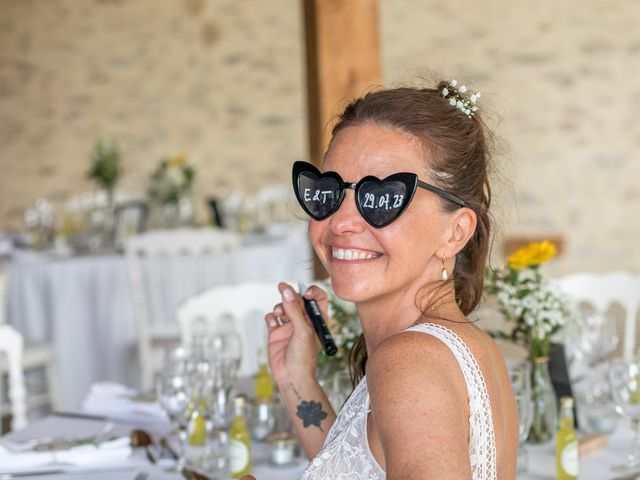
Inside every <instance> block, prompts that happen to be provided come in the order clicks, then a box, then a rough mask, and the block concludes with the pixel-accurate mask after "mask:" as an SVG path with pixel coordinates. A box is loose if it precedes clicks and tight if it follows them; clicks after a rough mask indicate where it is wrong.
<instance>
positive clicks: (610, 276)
mask: <svg viewBox="0 0 640 480" xmlns="http://www.w3.org/2000/svg"><path fill="white" fill-rule="evenodd" d="M554 283H555V284H556V285H558V287H559V288H560V289H561V290H562V291H563V292H564V293H565V294H567V295H568V296H570V297H572V298H573V299H574V300H575V301H576V302H577V303H578V304H587V305H590V306H591V307H592V308H593V309H594V310H595V313H597V314H599V315H604V314H606V313H607V311H608V310H609V309H610V308H611V307H612V306H613V305H614V304H618V305H619V306H620V307H622V308H623V309H624V313H625V322H624V343H623V349H622V350H623V354H624V356H625V358H631V356H632V355H633V353H634V351H635V349H636V330H637V328H636V317H637V315H638V312H639V311H640V275H634V274H631V273H627V272H608V273H574V274H570V275H567V276H564V277H562V278H557V279H555V280H554Z"/></svg>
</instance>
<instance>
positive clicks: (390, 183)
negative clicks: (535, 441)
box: [357, 180, 410, 227]
mask: <svg viewBox="0 0 640 480" xmlns="http://www.w3.org/2000/svg"><path fill="white" fill-rule="evenodd" d="M409 200H410V195H409V192H408V187H407V184H406V183H405V182H402V181H399V180H378V181H376V180H368V181H366V182H364V183H363V184H362V185H361V187H360V188H359V190H358V199H357V201H358V206H359V208H360V212H361V213H362V215H363V216H364V218H365V219H366V220H367V222H369V223H370V224H371V225H373V226H374V227H384V226H385V225H388V224H390V223H391V222H393V221H394V220H395V219H396V218H398V217H399V216H400V214H401V213H402V212H403V211H404V209H405V208H406V206H407V203H408V201H409Z"/></svg>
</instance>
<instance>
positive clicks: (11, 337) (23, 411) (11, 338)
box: [0, 324, 27, 430]
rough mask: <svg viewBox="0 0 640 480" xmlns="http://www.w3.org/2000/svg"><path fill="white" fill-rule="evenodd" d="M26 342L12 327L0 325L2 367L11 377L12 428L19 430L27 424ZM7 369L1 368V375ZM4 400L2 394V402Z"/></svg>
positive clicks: (0, 359) (0, 397)
mask: <svg viewBox="0 0 640 480" xmlns="http://www.w3.org/2000/svg"><path fill="white" fill-rule="evenodd" d="M23 351H24V340H23V338H22V335H20V333H19V332H18V331H17V330H16V329H15V328H13V327H12V326H10V325H7V324H4V325H0V366H2V367H4V366H5V365H6V371H7V372H8V374H9V375H8V376H9V392H8V397H9V403H10V404H11V417H12V422H11V428H12V430H18V429H20V428H23V427H24V426H25V425H26V424H27V391H26V388H25V381H24V373H23V368H22V355H23ZM4 370H5V368H0V374H2V373H3V371H4ZM2 398H3V395H2V392H0V400H1V399H2Z"/></svg>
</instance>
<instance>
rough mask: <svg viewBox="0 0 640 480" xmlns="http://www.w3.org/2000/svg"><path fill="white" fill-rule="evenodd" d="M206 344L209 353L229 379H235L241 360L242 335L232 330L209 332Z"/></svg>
mask: <svg viewBox="0 0 640 480" xmlns="http://www.w3.org/2000/svg"><path fill="white" fill-rule="evenodd" d="M208 344H209V353H210V355H211V356H212V357H213V359H215V360H217V361H218V362H220V365H221V366H222V367H223V368H224V369H225V373H226V375H228V376H229V378H230V380H231V381H233V380H235V379H236V377H237V375H238V370H239V369H240V362H241V361H242V337H240V335H239V334H238V333H236V332H234V331H228V332H224V333H216V334H211V335H209V336H208Z"/></svg>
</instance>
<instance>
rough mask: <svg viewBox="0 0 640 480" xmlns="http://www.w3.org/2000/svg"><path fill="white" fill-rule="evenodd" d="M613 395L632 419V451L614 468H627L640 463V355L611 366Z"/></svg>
mask: <svg viewBox="0 0 640 480" xmlns="http://www.w3.org/2000/svg"><path fill="white" fill-rule="evenodd" d="M609 384H610V386H611V396H612V398H613V401H614V403H615V404H616V406H617V407H618V408H619V409H620V410H621V411H622V412H623V413H624V415H625V416H627V417H628V418H629V419H630V420H631V428H632V429H633V432H634V440H633V444H632V448H631V451H630V452H629V453H628V454H627V458H626V462H625V463H624V464H623V465H618V466H616V467H613V470H621V469H627V468H631V467H637V466H638V465H640V357H639V356H638V354H636V355H635V356H634V357H633V358H632V359H630V360H625V359H624V358H617V359H615V360H613V361H612V362H611V364H610V366H609Z"/></svg>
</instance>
